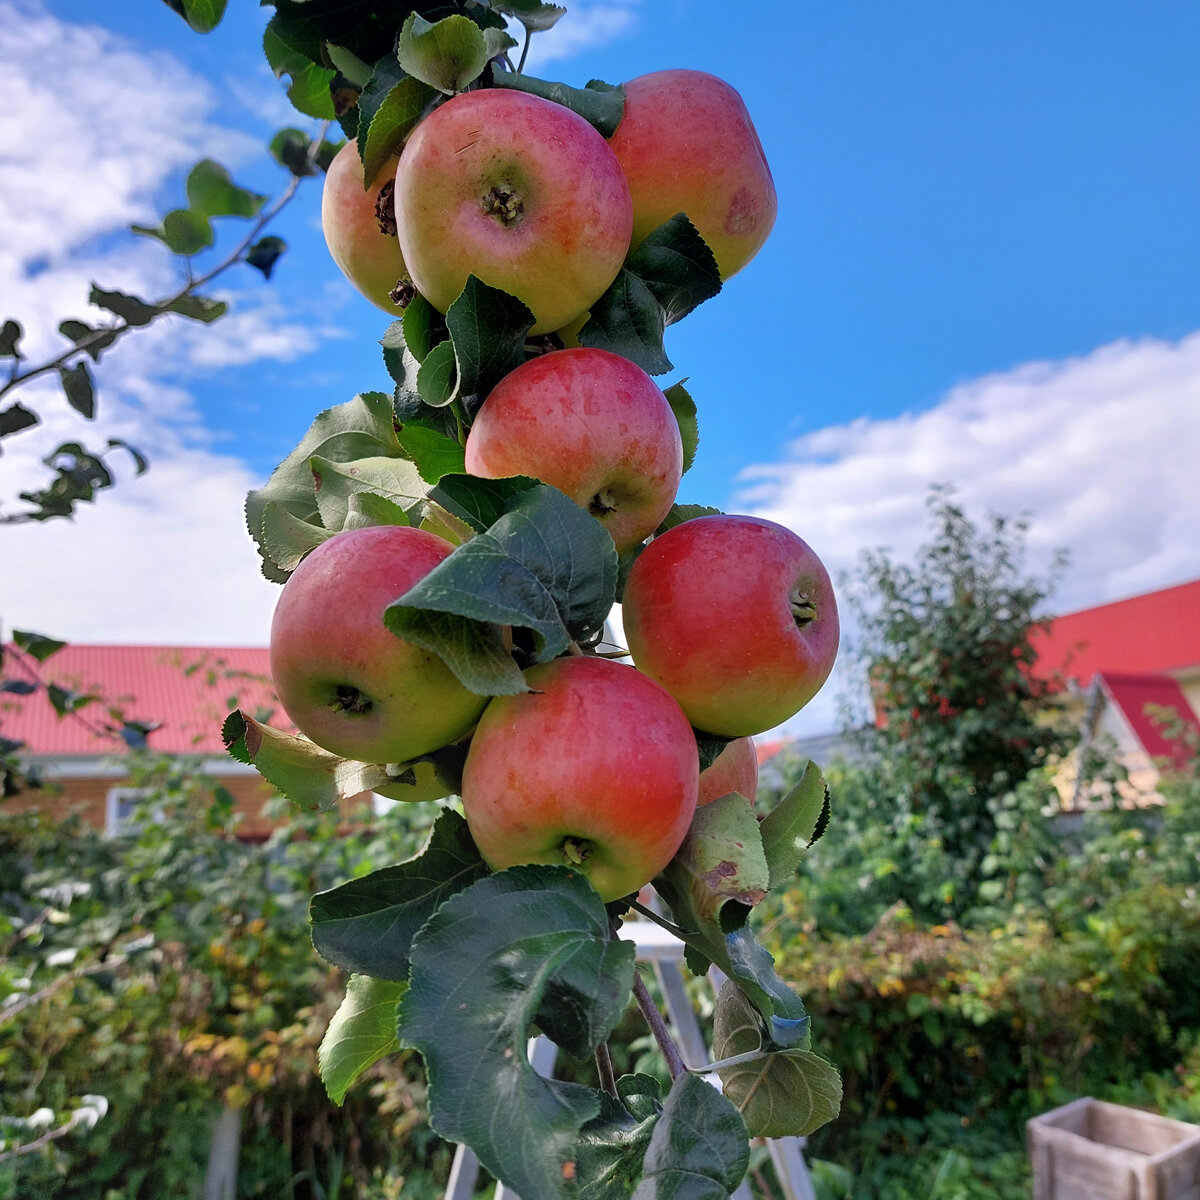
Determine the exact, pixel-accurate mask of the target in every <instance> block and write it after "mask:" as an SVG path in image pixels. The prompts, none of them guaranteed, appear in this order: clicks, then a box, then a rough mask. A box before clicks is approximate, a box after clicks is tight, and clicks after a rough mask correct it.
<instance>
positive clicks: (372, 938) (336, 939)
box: [309, 809, 488, 1030]
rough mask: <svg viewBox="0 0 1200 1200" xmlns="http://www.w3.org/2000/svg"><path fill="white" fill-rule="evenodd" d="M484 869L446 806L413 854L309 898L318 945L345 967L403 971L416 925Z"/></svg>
mask: <svg viewBox="0 0 1200 1200" xmlns="http://www.w3.org/2000/svg"><path fill="white" fill-rule="evenodd" d="M487 874H488V867H487V864H486V863H485V862H484V861H483V859H481V858H480V857H479V851H478V850H476V849H475V843H474V842H472V841H471V835H470V833H469V832H468V830H467V823H466V821H465V820H463V818H462V817H460V816H459V815H458V813H456V812H454V811H452V810H450V809H446V810H445V811H443V812H442V813H441V815H440V816H439V817H438V819H437V822H436V823H435V825H434V827H433V832H432V833H431V834H430V837H429V841H428V842H427V843H426V845H425V848H424V849H423V850H422V851H421V852H420V854H418V855H417V856H416V857H415V858H411V859H409V860H408V861H407V862H402V863H399V864H398V865H396V866H394V867H384V868H383V869H382V870H380V871H373V872H372V873H371V874H370V875H364V876H362V877H361V878H359V879H352V880H351V881H350V882H349V883H343V884H341V885H340V886H339V887H335V888H331V889H330V890H329V891H326V892H318V893H317V894H316V895H315V896H314V897H313V898H312V904H311V905H310V907H309V919H310V920H311V922H312V940H313V945H314V946H315V947H316V949H317V953H318V954H320V955H321V957H322V958H325V959H327V960H328V961H329V962H331V963H334V964H335V965H336V966H339V967H342V968H343V969H344V970H347V971H356V972H358V973H359V974H362V975H370V976H371V977H372V978H375V979H391V980H402V979H406V978H407V977H408V967H409V955H410V952H411V949H412V940H413V937H414V935H415V934H416V932H417V930H418V929H420V928H421V926H422V925H424V924H425V922H426V921H427V920H428V919H429V918H430V917H431V916H432V915H433V913H434V912H435V911H436V910H437V909H438V907H439V906H440V905H441V904H442V902H443V901H445V900H447V899H448V898H449V897H450V896H452V895H455V894H456V893H458V892H460V891H462V890H463V889H464V888H466V887H469V886H470V885H471V884H472V883H474V882H475V881H476V880H478V879H482V878H483V877H484V876H485V875H487ZM394 1028H395V1027H394V1024H393V1030H394Z"/></svg>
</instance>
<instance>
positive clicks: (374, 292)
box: [321, 141, 408, 317]
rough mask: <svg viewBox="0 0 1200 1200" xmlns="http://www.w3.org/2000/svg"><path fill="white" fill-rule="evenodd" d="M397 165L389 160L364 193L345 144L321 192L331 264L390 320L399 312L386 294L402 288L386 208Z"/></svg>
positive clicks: (403, 277) (391, 216)
mask: <svg viewBox="0 0 1200 1200" xmlns="http://www.w3.org/2000/svg"><path fill="white" fill-rule="evenodd" d="M398 161H399V155H398V154H397V155H394V156H393V157H392V159H391V161H390V162H389V163H385V164H384V166H383V168H382V169H381V170H380V172H379V174H378V175H377V176H376V178H375V182H374V183H373V184H371V186H370V187H369V188H367V189H365V190H364V188H363V169H362V161H361V160H360V159H359V157H358V149H357V147H356V146H355V143H354V142H353V141H349V142H347V143H346V144H345V145H344V146H343V147H342V148H341V149H340V150H339V151H338V152H337V154H335V155H334V156H333V162H331V163H330V164H329V170H328V171H326V172H325V186H324V190H323V191H322V192H321V228H322V229H323V230H324V232H325V244H326V245H327V246H328V247H329V253H330V254H331V255H332V256H333V261H334V262H335V263H337V265H338V266H339V267H340V268H341V269H342V274H343V275H345V276H346V278H347V279H348V280H350V282H351V283H352V284H354V286H355V287H356V288H358V290H359V291H360V292H362V294H363V295H364V296H366V298H367V299H368V300H370V301H371V303H372V304H374V305H375V306H376V308H382V309H383V311H384V312H387V313H391V314H392V316H394V317H398V316H400V314H401V307H400V305H398V304H397V303H396V301H395V300H393V299H392V297H391V295H390V293H391V292H392V290H393V289H394V288H395V287H396V286H397V285H398V284H404V283H407V282H408V269H407V268H406V267H405V265H404V255H403V254H401V253H400V241H399V239H398V238H397V237H396V217H395V212H394V210H393V208H392V193H393V192H394V190H395V179H396V163H397V162H398Z"/></svg>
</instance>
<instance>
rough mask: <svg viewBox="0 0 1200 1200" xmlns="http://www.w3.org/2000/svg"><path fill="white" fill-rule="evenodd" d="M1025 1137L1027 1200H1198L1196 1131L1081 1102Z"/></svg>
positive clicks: (1199, 1139) (1047, 1117)
mask: <svg viewBox="0 0 1200 1200" xmlns="http://www.w3.org/2000/svg"><path fill="white" fill-rule="evenodd" d="M1026 1135H1027V1139H1028V1144H1029V1157H1030V1160H1031V1161H1032V1163H1033V1200H1200V1126H1197V1125H1189V1124H1187V1123H1186V1122H1184V1121H1172V1120H1170V1119H1168V1118H1167V1117H1160V1116H1157V1115H1156V1114H1155V1113H1148V1112H1142V1111H1141V1110H1140V1109H1136V1108H1126V1107H1124V1106H1123V1105H1120V1104H1106V1103H1105V1102H1104V1101H1102V1100H1092V1099H1091V1098H1090V1097H1085V1098H1084V1099H1082V1100H1075V1101H1073V1102H1072V1103H1070V1104H1066V1105H1063V1107H1062V1108H1056V1109H1053V1110H1052V1111H1051V1112H1048V1113H1043V1114H1042V1115H1041V1116H1040V1117H1034V1118H1033V1119H1032V1120H1031V1121H1029V1122H1027V1124H1026Z"/></svg>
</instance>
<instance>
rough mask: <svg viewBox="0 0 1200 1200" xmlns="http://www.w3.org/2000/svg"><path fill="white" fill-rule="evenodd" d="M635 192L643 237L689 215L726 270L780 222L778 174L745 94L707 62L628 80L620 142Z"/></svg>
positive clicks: (638, 233)
mask: <svg viewBox="0 0 1200 1200" xmlns="http://www.w3.org/2000/svg"><path fill="white" fill-rule="evenodd" d="M609 144H610V145H611V146H612V149H613V153H614V154H615V155H616V156H617V159H618V161H619V162H620V164H621V168H622V170H624V172H625V178H626V180H628V182H629V194H630V195H631V196H632V197H633V245H634V246H637V245H639V244H640V243H641V242H642V240H643V239H644V238H645V236H646V235H647V234H648V233H649V232H650V231H651V230H653V229H656V228H657V227H658V226H659V225H661V224H662V223H663V222H664V221H666V220H667V219H668V218H670V217H673V216H674V215H675V214H676V213H679V212H683V213H686V214H687V215H688V218H689V219H690V220H691V222H692V224H693V225H695V226H696V228H697V229H698V230H699V231H700V233H701V234H702V235H703V237H704V240H705V241H706V242H707V243H708V244H709V246H710V247H711V248H712V252H713V254H714V255H715V256H716V259H717V266H718V268H719V269H720V272H721V278H722V279H728V278H729V276H731V275H733V274H735V273H736V272H738V271H740V270H741V269H742V268H743V267H744V266H745V265H746V264H747V263H748V262H749V261H750V260H751V259H752V258H753V257H754V256H755V254H757V253H758V251H759V249H760V247H761V246H762V244H763V243H764V242H765V241H766V240H767V235H768V234H769V233H770V232H771V229H772V227H773V226H774V224H775V212H776V208H777V202H776V198H775V183H774V181H773V180H772V178H771V170H770V168H769V167H768V166H767V160H766V156H765V155H764V154H763V149H762V145H761V144H760V142H759V140H758V134H757V133H756V132H755V129H754V125H753V123H752V122H751V120H750V114H749V113H748V112H747V111H746V105H745V104H744V103H743V101H742V98H741V96H739V95H738V93H737V92H736V91H735V90H734V89H733V88H732V87H730V86H729V84H727V83H726V82H724V80H721V79H718V78H717V77H716V76H715V75H708V74H706V73H705V72H703V71H691V70H674V71H654V72H652V73H651V74H649V75H641V76H639V77H638V78H637V79H631V80H630V81H629V82H628V83H627V84H625V115H624V116H623V117H622V118H621V123H620V125H618V126H617V131H616V133H615V134H613V136H612V138H611V140H610V143H609Z"/></svg>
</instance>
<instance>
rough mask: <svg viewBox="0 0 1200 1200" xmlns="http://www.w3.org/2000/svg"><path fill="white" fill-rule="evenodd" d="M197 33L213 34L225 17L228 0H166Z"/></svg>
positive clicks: (171, 8) (172, 9)
mask: <svg viewBox="0 0 1200 1200" xmlns="http://www.w3.org/2000/svg"><path fill="white" fill-rule="evenodd" d="M165 3H166V6H167V7H168V8H169V9H170V10H171V11H172V12H176V13H178V14H179V15H180V16H181V17H182V18H183V19H184V20H185V21H186V22H187V23H188V24H189V25H190V26H191V27H192V28H193V29H194V30H195V31H196V32H197V33H212V31H213V30H214V29H216V27H217V26H218V25H219V24H220V23H221V18H222V17H223V16H224V15H225V5H226V4H227V3H228V0H165Z"/></svg>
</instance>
